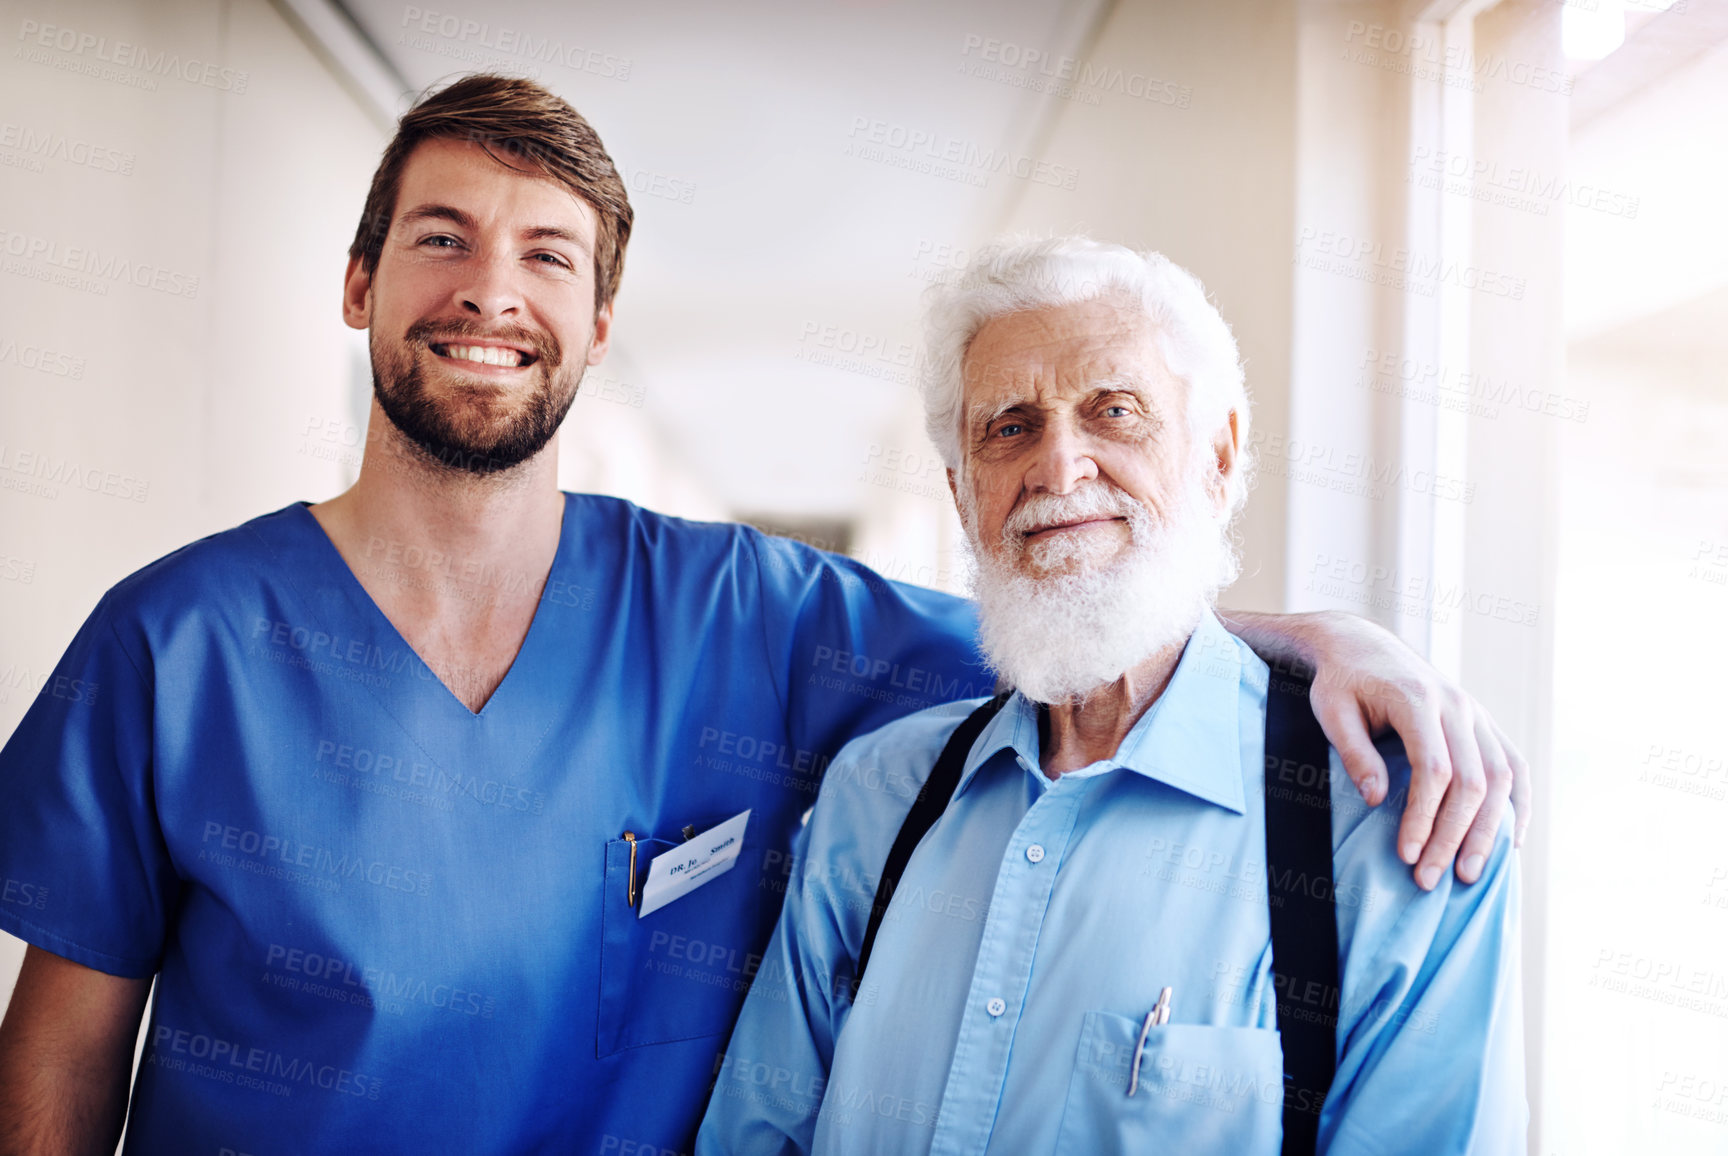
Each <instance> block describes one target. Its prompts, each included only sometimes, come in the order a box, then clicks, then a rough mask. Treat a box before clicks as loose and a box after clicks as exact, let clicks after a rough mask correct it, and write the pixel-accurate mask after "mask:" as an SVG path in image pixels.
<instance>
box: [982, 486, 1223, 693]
mask: <svg viewBox="0 0 1728 1156" xmlns="http://www.w3.org/2000/svg"><path fill="white" fill-rule="evenodd" d="M1203 464H1204V463H1203ZM1203 476H1204V475H1202V474H1200V473H1199V472H1196V473H1195V474H1194V475H1192V476H1191V477H1190V478H1189V479H1188V482H1187V484H1186V488H1185V493H1184V494H1183V497H1182V501H1181V503H1180V504H1179V506H1178V507H1177V508H1176V509H1174V510H1173V511H1172V512H1171V518H1170V520H1169V521H1168V522H1166V523H1164V524H1162V525H1160V524H1158V523H1156V522H1154V521H1153V519H1152V515H1151V514H1150V513H1149V512H1148V511H1147V509H1146V507H1145V506H1143V505H1142V504H1141V503H1139V502H1137V501H1135V500H1134V499H1133V498H1131V497H1129V496H1128V495H1127V494H1125V493H1123V492H1122V491H1121V490H1120V489H1118V488H1117V487H1115V486H1114V485H1111V484H1110V483H1107V482H1096V483H1092V486H1091V487H1088V489H1089V490H1091V492H1087V491H1081V492H1079V493H1077V494H1075V495H1070V496H1069V497H1068V498H1066V499H1050V498H1046V499H1045V501H1044V503H1043V504H1044V505H1045V506H1046V507H1047V508H1048V507H1050V506H1052V505H1054V506H1055V507H1056V508H1057V509H1060V510H1064V511H1069V512H1067V513H1063V514H1061V515H1059V516H1062V517H1068V516H1082V517H1084V516H1089V515H1090V516H1099V515H1107V514H1117V515H1121V516H1123V517H1125V518H1126V519H1127V521H1128V528H1129V535H1130V540H1129V543H1128V546H1127V548H1126V549H1125V550H1124V551H1123V552H1122V553H1121V555H1120V556H1119V557H1117V558H1114V559H1112V560H1111V561H1109V562H1108V563H1105V564H1102V565H1092V566H1088V565H1085V564H1084V558H1083V556H1082V555H1083V553H1084V544H1083V543H1081V542H1063V541H1062V539H1057V541H1056V542H1052V543H1051V544H1050V547H1049V548H1043V549H1042V550H1041V548H1040V547H1038V546H1034V547H1033V548H1032V551H1031V553H1030V554H1029V559H1030V560H1031V561H1032V562H1033V564H1034V566H1035V568H1036V569H1039V570H1043V571H1045V573H1044V574H1043V575H1041V576H1038V577H1032V576H1029V575H1028V574H1027V573H1025V572H1024V571H1022V570H1019V569H1017V568H1016V567H1015V566H1014V565H1013V563H1012V562H1011V561H1010V559H1013V558H1015V557H1017V556H1018V555H1020V554H1021V552H1022V551H1025V550H1026V546H1025V544H1024V540H1023V538H1022V531H1021V530H1019V529H1017V528H1015V516H1010V518H1009V519H1008V522H1007V524H1005V525H1004V527H1003V534H1002V540H1001V541H1000V542H998V543H994V544H992V546H990V547H988V548H986V547H985V546H984V545H983V543H981V542H980V541H979V538H978V530H977V522H978V520H977V516H976V505H975V500H974V499H973V496H972V492H971V488H970V485H963V487H962V497H961V521H962V522H963V523H964V524H965V528H966V542H967V545H968V547H969V550H970V553H971V556H972V562H973V574H972V584H973V592H974V596H975V597H976V598H977V600H978V617H979V631H978V638H979V645H980V647H981V648H982V650H983V652H984V657H985V659H986V660H987V661H988V662H989V663H990V665H991V667H993V668H994V669H995V670H996V671H997V673H998V674H1000V675H1001V676H1002V678H1003V679H1004V680H1006V681H1007V682H1008V683H1009V684H1010V685H1012V686H1013V687H1015V688H1016V689H1017V690H1019V691H1020V692H1021V693H1022V694H1024V695H1025V696H1026V697H1027V698H1029V699H1031V700H1032V701H1034V702H1042V703H1070V702H1075V701H1077V700H1079V699H1081V698H1083V697H1084V696H1085V695H1086V694H1087V693H1089V692H1091V691H1094V690H1096V689H1098V688H1099V687H1102V686H1106V685H1108V684H1110V683H1112V682H1115V681H1116V680H1117V679H1119V678H1121V677H1122V676H1123V675H1124V674H1126V673H1128V671H1130V670H1132V669H1133V668H1134V667H1136V666H1138V665H1139V664H1141V663H1142V662H1145V661H1146V660H1147V659H1149V658H1151V657H1152V656H1153V655H1155V654H1157V653H1158V652H1159V651H1161V650H1164V649H1166V648H1168V647H1172V646H1177V645H1179V644H1181V643H1184V642H1186V640H1187V639H1188V637H1189V636H1190V635H1191V634H1193V632H1194V628H1195V626H1196V625H1197V624H1198V623H1199V621H1200V617H1201V615H1202V614H1203V613H1205V612H1206V611H1207V610H1208V609H1210V608H1211V606H1212V603H1213V600H1214V599H1215V598H1216V597H1217V595H1218V591H1219V590H1221V589H1222V588H1223V587H1224V586H1225V585H1227V584H1228V583H1229V582H1230V581H1231V580H1232V579H1234V577H1235V575H1236V556H1235V552H1234V550H1233V549H1232V548H1231V545H1230V541H1229V538H1228V536H1227V522H1226V521H1225V520H1224V519H1221V518H1218V517H1217V516H1215V515H1214V514H1213V513H1212V512H1211V511H1210V509H1209V508H1208V502H1207V493H1206V489H1205V486H1204V483H1203V480H1202V479H1203ZM1093 487H1096V488H1095V489H1094V488H1093ZM1048 512H1053V511H1048V510H1047V513H1048ZM1019 513H1020V511H1018V510H1017V511H1016V512H1015V514H1016V515H1018V514H1019ZM1052 571H1054V572H1052Z"/></svg>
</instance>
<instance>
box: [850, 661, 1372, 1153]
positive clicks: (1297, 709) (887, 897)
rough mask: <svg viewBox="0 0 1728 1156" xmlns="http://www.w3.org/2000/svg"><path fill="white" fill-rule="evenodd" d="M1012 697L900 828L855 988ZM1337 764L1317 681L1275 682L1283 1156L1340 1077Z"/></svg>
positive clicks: (1270, 725) (1310, 1147)
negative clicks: (977, 751)
mask: <svg viewBox="0 0 1728 1156" xmlns="http://www.w3.org/2000/svg"><path fill="white" fill-rule="evenodd" d="M1007 701H1008V695H1007V694H1001V695H998V696H997V697H996V698H993V699H991V700H990V701H989V702H987V703H985V704H984V705H983V706H981V707H979V708H978V709H977V710H975V711H973V712H972V713H971V714H970V715H968V716H967V718H966V720H965V721H964V722H962V723H961V724H960V725H959V726H958V727H957V728H955V731H954V733H953V735H951V736H950V737H949V739H948V744H947V745H946V746H944V747H943V748H942V754H941V756H940V757H939V758H938V759H937V760H936V766H935V768H934V769H933V770H932V771H931V772H930V777H929V778H928V779H927V780H925V783H924V787H923V789H922V790H920V791H919V792H918V797H917V798H916V799H915V800H913V803H912V809H911V810H910V811H908V812H907V814H906V820H905V822H904V823H902V824H901V826H900V833H899V835H897V836H896V837H895V839H894V847H893V849H892V850H890V851H889V852H888V861H887V863H885V864H884V865H883V867H882V877H881V879H880V880H879V881H878V882H877V885H876V900H875V902H874V904H872V905H871V908H870V921H869V924H868V925H867V926H866V927H865V930H864V944H863V946H862V947H861V948H860V949H859V952H858V968H857V971H856V972H855V973H854V979H853V982H854V984H856V983H858V982H861V981H862V980H863V978H864V968H865V967H866V966H867V965H868V964H869V962H870V951H871V948H872V947H874V946H875V943H876V933H877V932H878V931H879V930H880V929H881V927H882V917H883V915H885V914H886V913H887V911H888V904H889V902H890V901H891V900H892V899H893V898H894V890H895V888H896V887H898V886H899V884H900V878H901V876H902V875H904V874H905V872H906V865H907V863H909V862H910V861H911V859H912V852H913V851H915V850H917V848H918V844H919V843H920V842H921V841H922V840H923V838H924V836H925V834H926V833H927V832H928V831H929V830H930V828H931V827H933V826H935V825H936V820H937V819H939V818H941V817H942V812H943V811H945V810H947V808H948V803H949V800H951V799H952V798H953V797H954V790H955V788H956V787H958V786H959V785H960V775H961V774H962V772H963V771H964V770H965V766H966V756H967V755H968V754H970V753H971V751H972V744H973V743H975V742H977V741H978V736H979V735H980V734H982V733H983V731H984V727H985V725H986V724H987V723H989V721H990V720H991V718H993V717H994V716H995V715H996V712H997V711H999V710H1001V709H1002V704H1003V703H1005V702H1007ZM1330 765H1331V759H1330V755H1329V751H1328V746H1327V742H1326V735H1325V733H1324V732H1323V731H1322V730H1321V729H1320V723H1319V721H1318V720H1317V719H1315V717H1314V712H1313V711H1312V709H1310V707H1309V705H1308V683H1307V682H1306V681H1304V680H1298V679H1293V678H1290V677H1289V676H1286V675H1280V674H1278V673H1276V672H1274V673H1273V675H1272V681H1271V686H1270V688H1269V689H1268V691H1267V701H1266V788H1265V790H1266V881H1267V901H1268V905H1269V914H1270V916H1271V923H1272V981H1273V989H1274V991H1275V993H1276V998H1277V1001H1278V1032H1279V1036H1280V1042H1281V1043H1282V1044H1283V1049H1284V1149H1283V1151H1284V1156H1313V1153H1314V1150H1315V1146H1316V1144H1317V1142H1318V1140H1319V1131H1320V1106H1321V1104H1322V1103H1324V1102H1325V1100H1326V1093H1327V1092H1328V1091H1330V1090H1331V1087H1332V1077H1333V1075H1334V1073H1335V1072H1336V1070H1337V1043H1336V1040H1337V1022H1338V1021H1337V1016H1338V992H1339V987H1338V920H1337V916H1336V913H1335V912H1334V910H1333V906H1332V796H1331V775H1330Z"/></svg>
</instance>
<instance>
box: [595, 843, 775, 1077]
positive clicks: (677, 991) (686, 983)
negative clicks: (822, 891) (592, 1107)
mask: <svg viewBox="0 0 1728 1156" xmlns="http://www.w3.org/2000/svg"><path fill="white" fill-rule="evenodd" d="M678 845H679V844H677V843H675V842H673V841H671V840H667V839H637V840H636V845H635V846H636V906H635V907H632V906H630V905H629V901H628V898H627V896H628V894H629V885H630V848H631V845H630V843H629V842H627V841H626V840H623V839H614V840H612V841H611V842H609V843H607V844H606V893H605V898H604V901H603V903H602V905H601V906H602V913H601V918H600V928H601V935H600V938H601V943H600V1008H599V1016H598V1024H599V1028H598V1035H597V1038H596V1040H595V1054H596V1055H597V1056H609V1055H612V1054H613V1053H615V1052H621V1051H624V1050H625V1049H626V1048H640V1047H646V1046H648V1045H650V1044H665V1043H672V1042H674V1041H677V1040H693V1039H701V1038H703V1037H705V1036H721V1035H724V1034H725V1033H727V1032H729V1031H731V1029H732V1022H733V1020H735V1019H736V1018H737V1016H738V1009H739V1008H740V1007H741V1006H743V1003H744V993H745V992H746V991H748V990H749V988H750V980H751V978H752V977H753V976H754V975H755V974H756V970H757V969H758V968H759V967H760V966H761V964H762V955H761V952H762V948H763V945H764V944H766V942H767V931H768V929H766V928H764V927H763V926H762V906H763V899H762V897H763V887H762V883H763V875H762V850H761V848H760V847H757V846H755V845H754V844H753V841H752V840H750V839H749V838H748V837H746V839H745V844H744V849H743V851H742V852H741V853H740V854H739V856H738V861H737V862H736V863H735V864H733V866H732V868H731V870H729V871H727V872H726V873H725V874H724V875H719V876H717V877H715V878H713V879H710V880H709V881H708V882H706V883H704V884H702V885H701V886H700V887H697V888H696V889H695V890H694V891H691V892H690V893H688V894H686V895H683V896H681V897H679V898H677V899H674V900H673V901H672V902H670V903H668V904H667V905H666V906H664V907H662V908H660V909H659V910H658V911H654V912H650V913H649V914H648V915H646V916H643V917H641V918H638V917H637V914H636V913H637V910H638V909H639V908H640V907H641V902H642V885H643V883H644V882H645V881H646V880H647V878H648V865H649V863H651V862H652V861H653V860H654V857H655V856H657V855H659V854H661V853H663V852H665V851H669V850H671V849H672V848H673V847H676V846H678Z"/></svg>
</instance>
